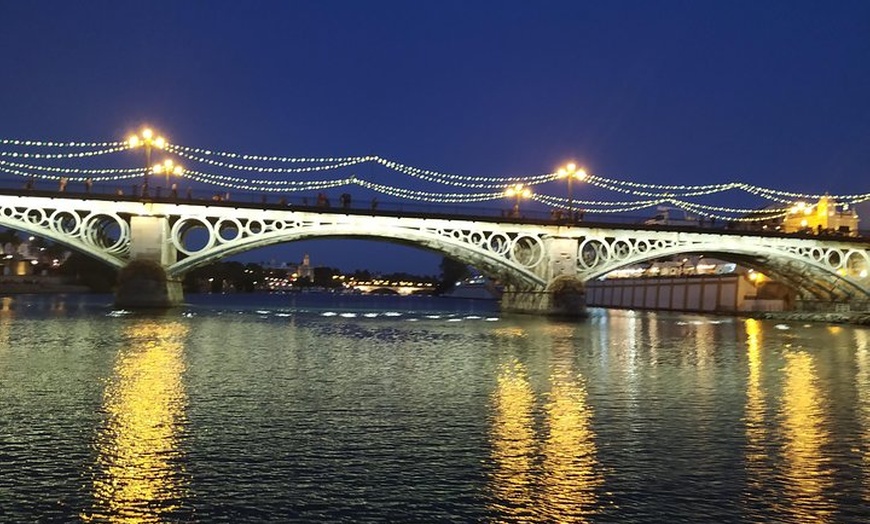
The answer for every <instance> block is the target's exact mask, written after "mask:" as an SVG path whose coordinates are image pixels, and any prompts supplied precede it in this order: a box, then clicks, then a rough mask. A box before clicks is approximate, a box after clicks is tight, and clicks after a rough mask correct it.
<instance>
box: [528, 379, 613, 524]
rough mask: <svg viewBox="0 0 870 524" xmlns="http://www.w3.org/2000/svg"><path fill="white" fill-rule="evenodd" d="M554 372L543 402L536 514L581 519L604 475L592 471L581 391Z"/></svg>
mask: <svg viewBox="0 0 870 524" xmlns="http://www.w3.org/2000/svg"><path fill="white" fill-rule="evenodd" d="M560 371H564V370H557V372H556V373H554V375H553V376H552V378H551V388H550V395H549V399H548V402H547V404H546V405H545V411H546V420H547V426H548V430H549V433H548V435H547V438H546V440H545V441H544V448H543V454H544V475H543V479H542V484H543V489H542V490H541V497H542V499H541V510H542V511H541V514H542V517H543V520H545V521H547V522H586V521H587V518H588V517H589V515H591V513H592V511H593V509H594V508H595V506H596V504H597V501H598V497H597V495H596V491H595V490H596V488H598V486H600V485H601V484H602V483H603V482H604V479H603V478H602V477H601V475H600V474H599V472H598V469H597V466H598V462H597V458H596V449H595V434H594V433H593V431H592V427H591V409H590V408H589V406H588V404H587V395H586V390H585V388H584V387H583V385H582V384H581V383H580V382H579V381H578V380H577V379H575V378H571V377H570V376H567V375H566V374H565V373H563V372H560Z"/></svg>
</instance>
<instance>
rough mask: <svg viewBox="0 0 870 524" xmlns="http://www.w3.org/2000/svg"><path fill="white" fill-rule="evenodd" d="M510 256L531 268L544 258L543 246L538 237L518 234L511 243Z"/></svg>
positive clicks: (518, 262)
mask: <svg viewBox="0 0 870 524" xmlns="http://www.w3.org/2000/svg"><path fill="white" fill-rule="evenodd" d="M510 253H511V258H512V259H513V260H514V261H515V262H516V263H517V264H519V265H521V266H523V267H525V268H533V267H535V266H537V265H538V264H540V263H541V260H543V258H544V246H542V245H541V240H540V239H539V238H538V237H534V236H531V235H519V236H517V237H516V238H514V240H513V242H512V243H511V250H510Z"/></svg>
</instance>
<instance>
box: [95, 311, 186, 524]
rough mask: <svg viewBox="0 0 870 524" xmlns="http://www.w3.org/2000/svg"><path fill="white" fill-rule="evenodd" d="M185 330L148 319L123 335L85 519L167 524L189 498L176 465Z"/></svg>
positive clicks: (182, 404) (181, 422) (183, 400)
mask: <svg viewBox="0 0 870 524" xmlns="http://www.w3.org/2000/svg"><path fill="white" fill-rule="evenodd" d="M186 334H187V328H186V327H185V326H184V325H182V324H179V323H177V322H166V321H157V320H143V321H141V322H138V323H136V324H132V325H131V326H130V327H129V328H128V329H127V330H126V331H125V338H126V340H127V342H128V346H127V347H126V348H123V349H122V350H121V351H120V353H119V354H118V357H117V360H116V363H115V367H114V372H113V376H112V377H111V379H110V381H109V383H108V385H107V387H106V389H105V393H104V398H103V408H104V410H105V416H106V421H105V425H104V427H102V428H100V430H99V432H98V434H97V437H96V441H95V447H96V452H97V457H96V468H95V472H94V479H93V495H94V499H95V507H94V508H93V512H92V514H89V515H83V516H82V517H83V518H84V519H85V520H92V519H93V520H98V521H108V522H136V523H139V522H163V521H166V520H169V519H170V516H171V515H172V514H173V513H174V512H176V511H177V510H178V509H179V508H180V506H181V502H182V500H183V498H184V497H185V482H184V477H185V475H184V472H183V471H182V469H181V467H180V465H179V460H180V458H181V451H180V449H179V440H180V436H181V435H180V433H181V431H182V428H183V426H184V423H185V420H184V419H185V404H186V395H185V391H184V385H183V382H182V374H183V372H184V362H183V358H182V353H183V351H182V349H183V347H184V345H183V344H184V338H185V335H186Z"/></svg>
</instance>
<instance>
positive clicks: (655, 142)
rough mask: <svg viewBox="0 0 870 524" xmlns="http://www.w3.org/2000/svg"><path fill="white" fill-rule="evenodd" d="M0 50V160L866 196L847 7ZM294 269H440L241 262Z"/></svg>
mask: <svg viewBox="0 0 870 524" xmlns="http://www.w3.org/2000/svg"><path fill="white" fill-rule="evenodd" d="M0 49H2V54H0V71H3V76H2V87H0V138H32V139H58V140H79V139H93V140H119V139H124V138H125V137H126V136H127V134H128V133H129V132H130V131H134V130H137V129H139V128H141V126H142V125H143V124H149V125H151V126H153V127H154V128H155V129H159V130H160V131H161V132H162V133H164V134H166V135H167V136H168V137H169V138H170V139H171V140H172V141H173V142H176V143H180V144H185V145H190V146H201V147H208V148H213V149H223V150H230V151H240V152H248V153H258V154H276V155H296V156H319V155H324V156H344V155H366V154H377V155H381V156H384V157H387V158H391V159H394V160H397V161H400V162H404V163H406V164H410V165H414V166H419V167H424V168H430V169H436V170H441V171H446V172H451V173H462V174H479V175H511V174H531V173H543V172H548V171H551V170H553V169H555V168H556V167H557V166H559V165H560V164H562V163H564V162H565V161H567V160H576V161H578V163H581V164H583V165H585V166H587V167H588V169H589V170H590V171H593V172H596V173H599V174H602V175H604V176H609V177H612V178H621V179H628V180H636V181H642V182H651V183H696V184H697V183H717V182H726V181H732V180H743V181H747V182H752V183H755V184H759V185H765V186H770V187H776V188H780V189H787V190H794V191H800V192H814V193H820V192H825V191H828V192H830V193H833V194H837V193H863V192H868V191H870V182H868V181H870V177H868V175H867V173H868V166H870V2H867V1H863V0H862V1H837V2H821V1H814V2H807V1H779V2H774V1H764V2H759V1H746V2H743V1H729V2H724V1H723V2H708V1H686V2H677V1H656V2H653V1H642V2H628V1H607V2H582V1H565V2H559V1H549V2H530V1H525V2H516V1H503V0H502V1H493V2H483V1H472V2H468V1H443V0H439V1H432V2H429V1H401V2H398V1H397V2H386V1H365V2H362V1H321V2H291V1H286V2H270V1H261V2H239V1H232V2H229V1H209V2H160V1H157V2H135V3H134V2H120V3H119V2H102V1H89V2H11V1H6V2H2V3H0ZM414 184H415V183H414V182H413V181H412V180H409V179H406V178H402V177H401V176H400V175H396V176H395V185H401V186H406V187H413V186H414ZM444 190H446V191H453V190H455V188H444ZM580 191H582V190H581V189H578V192H580ZM612 198H613V199H622V198H623V197H621V196H619V195H613V196H612ZM733 198H734V199H735V204H739V202H738V200H739V199H741V198H742V197H741V196H739V195H735V196H734V197H733ZM865 207H866V206H865ZM864 215H868V213H867V212H864ZM867 220H870V216H865V218H864V227H865V228H866V226H867ZM303 251H305V252H310V253H311V255H312V258H313V261H314V263H316V264H323V265H332V266H337V267H341V268H342V269H348V270H349V269H353V268H354V267H368V268H371V269H376V270H384V271H394V270H406V271H411V272H419V273H435V272H437V269H436V267H437V263H438V261H439V260H440V258H439V257H437V256H422V255H416V254H415V252H413V251H409V250H407V249H406V248H398V247H391V246H388V245H386V244H383V243H366V242H343V243H336V242H324V241H319V242H306V243H299V244H291V245H287V246H283V247H282V248H280V249H272V250H268V251H263V252H259V253H254V254H252V255H251V256H249V257H247V258H248V259H252V260H265V259H268V258H280V259H285V258H287V259H298V258H301V254H302V252H303ZM348 251H352V252H354V256H353V257H348ZM349 258H351V259H352V260H353V263H352V265H351V266H348V264H349V262H348V260H349Z"/></svg>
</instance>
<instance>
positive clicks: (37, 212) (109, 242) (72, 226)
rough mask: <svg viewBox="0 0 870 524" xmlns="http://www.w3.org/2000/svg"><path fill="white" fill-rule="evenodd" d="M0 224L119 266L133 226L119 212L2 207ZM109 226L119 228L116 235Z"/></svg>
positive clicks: (113, 265)
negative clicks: (81, 211)
mask: <svg viewBox="0 0 870 524" xmlns="http://www.w3.org/2000/svg"><path fill="white" fill-rule="evenodd" d="M0 226H4V227H7V228H9V229H15V230H17V231H21V232H23V233H27V234H30V235H34V236H37V237H40V238H44V239H46V240H50V241H52V242H55V243H57V244H60V245H62V246H64V247H66V248H69V249H71V250H73V251H76V252H78V253H81V254H83V255H86V256H89V257H91V258H94V259H96V260H99V261H101V262H103V263H105V264H107V265H109V266H110V267H113V268H116V269H121V268H123V267H124V266H125V265H126V264H127V260H126V258H125V255H126V254H127V252H128V244H129V241H130V226H129V223H128V222H127V221H126V220H125V219H124V218H122V217H121V216H119V215H118V214H116V213H89V214H85V215H82V214H80V213H74V212H71V211H68V210H64V209H54V210H42V209H38V208H37V209H32V208H23V209H18V208H14V207H2V208H0ZM109 228H116V231H115V235H114V237H112V236H109V235H108V229H109Z"/></svg>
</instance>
